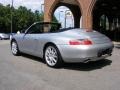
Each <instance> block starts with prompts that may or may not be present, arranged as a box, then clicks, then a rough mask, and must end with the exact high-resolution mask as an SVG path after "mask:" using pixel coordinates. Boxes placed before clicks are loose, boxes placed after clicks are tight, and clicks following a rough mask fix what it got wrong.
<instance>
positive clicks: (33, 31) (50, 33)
mask: <svg viewBox="0 0 120 90" xmlns="http://www.w3.org/2000/svg"><path fill="white" fill-rule="evenodd" d="M113 47H114V46H113V43H112V42H111V40H110V39H109V38H108V37H106V36H105V35H103V34H101V33H99V32H97V31H94V30H92V31H87V30H85V29H79V28H78V29H70V28H69V29H60V24H57V23H48V22H37V23H34V24H32V25H31V26H30V27H29V28H28V29H27V30H26V31H25V32H24V33H20V34H17V35H14V36H13V37H12V40H11V50H12V53H13V55H16V56H17V55H19V54H20V53H26V54H30V55H33V56H37V57H40V58H43V59H44V60H45V61H46V63H47V65H48V66H50V67H58V66H61V65H62V63H63V62H67V63H70V62H72V63H77V62H83V63H87V62H89V61H98V60H102V59H104V58H106V57H108V56H111V55H112V50H113Z"/></svg>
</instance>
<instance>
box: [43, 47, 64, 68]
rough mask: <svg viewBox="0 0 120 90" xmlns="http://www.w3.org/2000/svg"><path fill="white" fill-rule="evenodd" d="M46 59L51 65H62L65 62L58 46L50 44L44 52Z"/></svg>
mask: <svg viewBox="0 0 120 90" xmlns="http://www.w3.org/2000/svg"><path fill="white" fill-rule="evenodd" d="M44 59H45V61H46V63H47V65H48V66H50V67H55V68H57V67H60V66H61V65H62V63H63V61H62V58H61V55H60V52H59V50H58V48H57V47H56V46H53V45H49V46H48V47H47V48H46V49H45V52H44Z"/></svg>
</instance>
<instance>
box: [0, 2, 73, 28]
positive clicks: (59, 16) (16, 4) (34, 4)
mask: <svg viewBox="0 0 120 90" xmlns="http://www.w3.org/2000/svg"><path fill="white" fill-rule="evenodd" d="M13 1H14V3H13V6H14V7H15V8H18V7H19V6H25V7H27V8H28V9H31V10H32V11H33V12H34V11H35V10H38V11H40V12H41V4H44V0H13ZM0 3H2V4H3V5H8V4H10V5H11V4H12V0H0ZM42 9H43V8H42ZM66 10H69V9H68V8H67V7H63V6H62V7H59V8H58V9H56V11H55V13H54V15H55V17H56V18H57V20H59V22H60V23H62V26H63V27H65V11H66ZM61 11H62V12H61ZM66 21H67V24H66V26H67V27H71V26H73V21H72V19H71V18H67V19H66Z"/></svg>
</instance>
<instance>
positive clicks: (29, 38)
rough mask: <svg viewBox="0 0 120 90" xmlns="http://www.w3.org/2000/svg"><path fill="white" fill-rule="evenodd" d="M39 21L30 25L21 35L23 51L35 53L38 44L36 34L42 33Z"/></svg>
mask: <svg viewBox="0 0 120 90" xmlns="http://www.w3.org/2000/svg"><path fill="white" fill-rule="evenodd" d="M40 26H41V25H40V23H37V24H34V25H32V26H31V27H30V28H29V29H28V30H27V32H26V33H25V35H24V36H23V40H22V42H23V51H24V52H25V53H28V54H32V55H35V54H36V53H35V49H36V46H37V44H38V34H39V35H40V34H42V32H41V29H40Z"/></svg>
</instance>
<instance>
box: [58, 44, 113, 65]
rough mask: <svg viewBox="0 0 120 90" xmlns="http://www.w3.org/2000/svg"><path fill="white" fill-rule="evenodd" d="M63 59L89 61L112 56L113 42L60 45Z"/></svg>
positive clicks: (66, 60)
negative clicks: (87, 44)
mask: <svg viewBox="0 0 120 90" xmlns="http://www.w3.org/2000/svg"><path fill="white" fill-rule="evenodd" d="M58 48H59V50H60V53H61V56H62V59H63V61H65V62H83V63H86V62H89V61H98V60H101V59H104V58H107V57H108V56H111V53H112V50H113V44H112V43H109V44H98V45H97V44H96V45H91V46H80V45H75V46H72V45H58Z"/></svg>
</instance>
